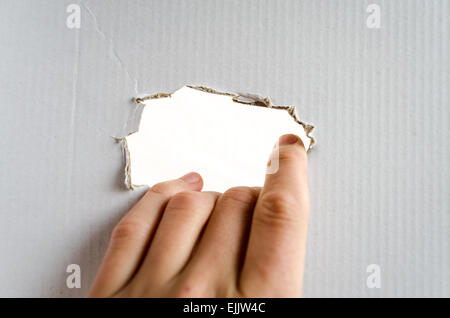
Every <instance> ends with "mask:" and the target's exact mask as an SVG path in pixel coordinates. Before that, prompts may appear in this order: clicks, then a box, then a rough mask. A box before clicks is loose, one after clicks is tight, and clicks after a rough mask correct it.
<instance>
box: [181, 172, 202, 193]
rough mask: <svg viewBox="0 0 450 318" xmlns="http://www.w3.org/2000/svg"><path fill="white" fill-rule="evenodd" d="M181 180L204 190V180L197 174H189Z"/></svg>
mask: <svg viewBox="0 0 450 318" xmlns="http://www.w3.org/2000/svg"><path fill="white" fill-rule="evenodd" d="M180 179H181V180H183V181H185V182H187V183H189V184H190V185H193V186H195V188H197V189H198V190H200V189H202V188H203V178H202V176H201V175H200V174H199V173H197V172H189V173H188V174H185V175H184V176H182V177H181V178H180Z"/></svg>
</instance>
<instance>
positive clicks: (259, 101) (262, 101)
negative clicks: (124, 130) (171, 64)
mask: <svg viewBox="0 0 450 318" xmlns="http://www.w3.org/2000/svg"><path fill="white" fill-rule="evenodd" d="M183 87H189V88H192V89H196V90H200V91H202V92H205V93H210V94H216V95H223V96H229V97H231V99H232V101H233V102H235V103H239V104H244V105H249V106H257V107H267V108H273V109H281V110H284V111H287V113H288V114H289V115H290V116H291V117H292V118H293V119H294V121H295V122H296V123H298V124H299V125H301V126H302V127H303V129H304V130H305V132H306V137H308V138H309V139H310V140H311V142H310V144H309V147H308V149H307V150H306V151H309V150H311V149H312V148H313V146H314V145H315V144H316V140H315V138H314V137H313V136H312V132H313V130H314V128H315V126H314V125H312V124H309V123H307V122H304V121H302V120H300V119H299V118H298V116H297V111H296V107H295V106H283V105H273V104H272V101H271V99H270V97H260V96H258V95H253V94H234V93H228V92H221V91H218V90H215V89H213V88H209V87H206V86H202V85H185V86H183ZM176 91H178V89H177V90H175V91H174V92H172V93H155V94H151V95H147V96H144V97H136V98H134V101H135V102H136V103H138V104H140V105H143V106H145V101H148V100H151V99H160V98H170V97H172V95H173V94H174V93H175V92H176ZM136 132H137V131H133V132H131V133H129V134H128V136H129V135H131V134H134V133H136ZM116 141H117V142H119V143H121V145H122V149H123V152H124V156H125V186H126V187H127V189H128V190H135V189H136V188H138V187H142V186H143V185H136V184H133V183H132V181H131V164H130V163H131V160H130V151H129V149H128V143H127V140H126V137H123V138H116Z"/></svg>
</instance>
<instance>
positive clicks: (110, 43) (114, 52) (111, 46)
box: [81, 3, 139, 95]
mask: <svg viewBox="0 0 450 318" xmlns="http://www.w3.org/2000/svg"><path fill="white" fill-rule="evenodd" d="M81 5H82V7H83V8H85V9H86V11H87V12H88V13H89V15H90V16H91V18H92V21H93V23H94V28H95V30H96V31H97V33H98V34H100V36H101V37H102V38H103V40H104V41H105V42H106V43H107V44H108V49H109V51H110V53H111V54H112V55H113V56H114V58H115V59H116V61H117V62H118V64H119V66H120V68H121V69H122V70H123V71H124V72H125V73H126V75H127V77H128V78H129V79H130V80H131V81H132V82H133V85H134V86H133V89H134V92H135V93H136V95H138V94H139V93H138V90H139V81H138V80H137V78H134V77H133V76H131V74H130V71H129V70H128V68H127V67H126V65H125V63H124V62H123V60H122V58H121V57H120V56H119V54H118V53H117V50H116V48H115V46H114V43H113V40H112V39H108V37H107V36H106V34H105V32H104V31H102V29H101V28H100V25H99V23H98V20H97V17H96V15H95V14H94V12H93V11H92V10H91V9H90V8H89V7H88V6H87V5H86V4H84V3H83V4H81Z"/></svg>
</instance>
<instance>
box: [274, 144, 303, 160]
mask: <svg viewBox="0 0 450 318" xmlns="http://www.w3.org/2000/svg"><path fill="white" fill-rule="evenodd" d="M305 157H306V156H305V151H304V150H302V149H301V148H300V147H281V148H280V151H279V153H278V160H279V161H280V162H283V163H285V162H287V163H289V162H296V161H299V160H300V159H304V158H305Z"/></svg>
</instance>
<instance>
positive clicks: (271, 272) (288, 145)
mask: <svg viewBox="0 0 450 318" xmlns="http://www.w3.org/2000/svg"><path fill="white" fill-rule="evenodd" d="M278 151H279V153H278V170H277V171H276V172H275V173H273V174H267V175H266V180H265V184H264V188H263V189H262V190H261V194H260V196H259V198H258V202H257V204H256V207H255V211H254V215H253V220H252V225H251V231H250V238H249V243H248V248H247V254H246V257H245V262H244V267H243V271H242V275H241V280H240V289H241V292H242V293H243V294H249V295H258V296H262V297H298V296H300V295H301V287H302V279H303V266H304V254H305V248H306V231H307V222H308V215H309V193H308V178H307V156H306V150H305V148H304V146H303V143H302V141H301V139H300V138H299V137H297V136H295V135H284V136H282V137H280V139H279V148H278Z"/></svg>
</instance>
